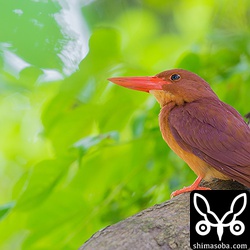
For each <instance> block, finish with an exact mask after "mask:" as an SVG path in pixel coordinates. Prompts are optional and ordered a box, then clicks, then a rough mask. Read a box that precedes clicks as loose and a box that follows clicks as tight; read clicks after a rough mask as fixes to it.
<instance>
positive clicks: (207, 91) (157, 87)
mask: <svg viewBox="0 0 250 250" xmlns="http://www.w3.org/2000/svg"><path fill="white" fill-rule="evenodd" d="M108 80H109V81H111V82H113V83H116V84H118V85H120V86H123V87H126V88H130V89H135V90H139V91H145V92H149V93H151V94H153V95H154V96H155V98H156V99H157V101H158V102H159V103H160V105H161V106H162V107H163V106H165V105H166V104H168V103H169V102H175V103H176V104H177V105H183V104H184V103H185V102H192V101H195V100H198V99H201V98H204V97H205V98H209V97H213V98H214V97H216V98H217V96H216V95H215V93H214V92H213V91H212V89H211V88H210V86H209V84H208V83H207V82H206V81H205V80H203V79H202V78H201V77H199V76H198V75H196V74H194V73H192V72H189V71H187V70H183V69H171V70H166V71H163V72H161V73H159V74H157V75H156V76H151V77H113V78H109V79H108Z"/></svg>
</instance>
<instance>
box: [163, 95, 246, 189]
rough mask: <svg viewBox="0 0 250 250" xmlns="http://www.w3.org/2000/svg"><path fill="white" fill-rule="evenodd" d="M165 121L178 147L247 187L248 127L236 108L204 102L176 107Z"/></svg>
mask: <svg viewBox="0 0 250 250" xmlns="http://www.w3.org/2000/svg"><path fill="white" fill-rule="evenodd" d="M168 119H169V120H168V122H169V127H170V130H171V132H172V134H173V136H174V138H175V139H176V141H177V142H178V144H179V145H180V147H182V148H183V149H184V150H186V151H189V152H192V153H193V154H194V155H196V156H198V157H199V158H201V159H202V160H204V161H205V162H206V163H208V164H209V165H211V166H212V167H214V168H216V169H217V170H218V171H220V172H222V173H223V174H225V175H227V176H229V177H231V178H232V179H234V180H237V181H239V182H241V183H242V184H244V185H246V186H248V187H250V128H249V127H248V126H247V124H246V123H245V121H244V120H243V118H242V117H241V116H240V115H239V113H238V112H237V111H236V110H235V109H233V108H232V107H231V106H229V105H227V104H225V103H223V102H221V101H219V100H215V99H203V100H197V101H196V102H191V103H187V104H186V105H184V106H179V107H175V108H174V109H172V110H171V112H170V114H169V118H168Z"/></svg>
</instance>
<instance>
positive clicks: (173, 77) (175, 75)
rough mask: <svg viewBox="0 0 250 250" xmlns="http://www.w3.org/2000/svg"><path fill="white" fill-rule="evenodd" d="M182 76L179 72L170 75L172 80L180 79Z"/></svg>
mask: <svg viewBox="0 0 250 250" xmlns="http://www.w3.org/2000/svg"><path fill="white" fill-rule="evenodd" d="M180 78H181V76H180V75H178V74H173V75H171V77H170V79H171V80H172V81H177V80H179V79H180Z"/></svg>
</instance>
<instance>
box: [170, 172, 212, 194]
mask: <svg viewBox="0 0 250 250" xmlns="http://www.w3.org/2000/svg"><path fill="white" fill-rule="evenodd" d="M201 180H202V177H200V176H198V178H197V179H196V180H195V181H194V183H193V184H192V185H190V186H188V187H184V188H182V189H180V190H176V191H174V192H173V193H171V198H173V197H175V196H177V195H179V194H183V193H186V192H191V191H193V190H211V188H208V187H199V184H200V182H201Z"/></svg>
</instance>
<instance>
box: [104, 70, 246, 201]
mask: <svg viewBox="0 0 250 250" xmlns="http://www.w3.org/2000/svg"><path fill="white" fill-rule="evenodd" d="M108 80H109V81H111V82H113V83H115V84H117V85H120V86H123V87H126V88H129V89H133V90H138V91H144V92H148V93H150V94H152V95H153V96H154V97H155V98H156V100H157V102H158V103H159V104H160V107H161V110H160V114H159V126H160V131H161V133H162V137H163V139H164V140H165V142H166V143H167V144H168V146H169V147H170V148H171V149H172V150H173V151H174V152H175V153H176V154H177V155H178V156H179V157H180V158H182V159H183V160H184V161H185V162H186V163H187V165H188V166H189V167H190V168H191V169H192V170H193V172H194V173H195V174H196V175H197V178H196V180H195V181H194V182H193V184H191V185H190V186H188V187H184V188H182V189H180V190H177V191H175V192H173V193H172V195H171V197H174V196H177V195H179V194H181V193H185V192H191V191H193V190H207V189H209V188H207V187H202V186H200V182H201V181H202V179H204V180H206V181H210V180H212V179H221V180H234V181H237V182H239V183H241V184H243V185H244V186H246V187H248V188H249V187H250V127H249V126H248V124H247V123H246V122H245V121H244V119H243V117H242V116H241V115H240V114H239V112H238V111H237V110H236V109H234V108H233V107H232V106H230V105H228V104H226V103H224V102H222V101H221V100H220V99H219V98H218V96H217V95H216V94H215V92H214V91H213V90H212V88H211V87H210V85H209V84H208V83H207V82H206V81H205V80H204V79H202V78H201V77H200V76H198V75H197V74H195V73H192V72H190V71H187V70H185V69H171V70H166V71H163V72H161V73H159V74H157V75H155V76H146V77H138V76H137V77H112V78H109V79H108Z"/></svg>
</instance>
